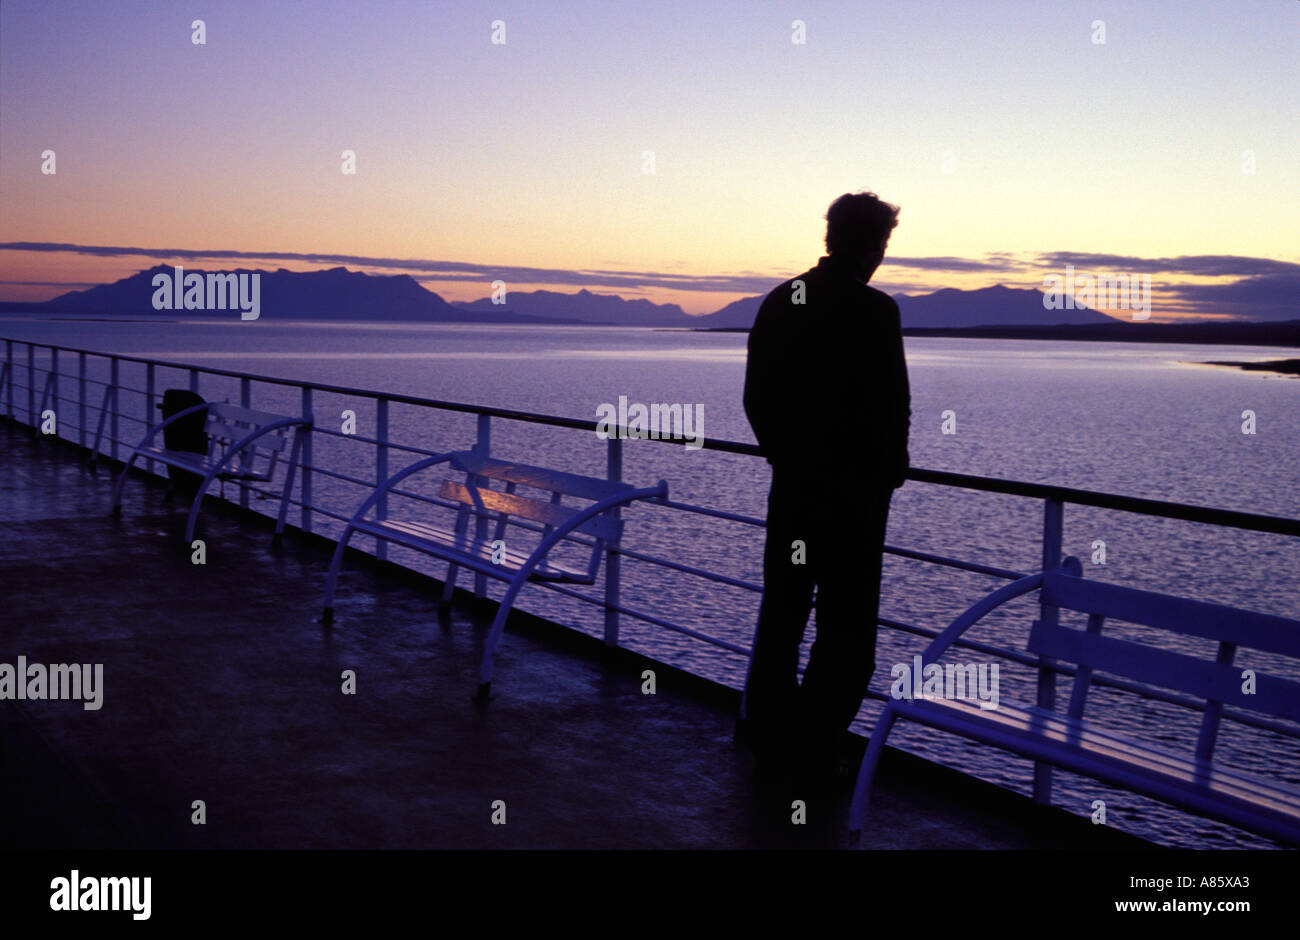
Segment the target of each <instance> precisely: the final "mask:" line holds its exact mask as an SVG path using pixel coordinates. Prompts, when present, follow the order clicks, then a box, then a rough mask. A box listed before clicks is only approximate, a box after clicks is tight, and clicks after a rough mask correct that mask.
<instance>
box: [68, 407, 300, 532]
mask: <svg viewBox="0 0 1300 940" xmlns="http://www.w3.org/2000/svg"><path fill="white" fill-rule="evenodd" d="M201 411H202V412H206V413H207V415H208V422H207V424H206V426H205V427H204V432H205V433H206V434H207V436H208V452H207V454H198V453H189V452H186V451H171V450H167V449H166V448H164V447H156V446H153V444H152V442H153V440H154V438H155V437H157V436H158V433H159V432H160V431H162V430H163V429H164V428H166V427H167V426H168V425H170V424H173V423H174V422H176V421H179V420H180V419H182V418H185V417H188V416H189V415H192V414H197V413H198V412H201ZM237 424H244V425H248V428H247V429H245V428H240V427H237ZM287 428H293V429H294V432H293V444H292V448H291V450H290V454H289V465H288V470H287V471H286V472H285V480H284V490H283V492H282V493H281V494H280V512H279V515H278V516H277V517H276V522H275V536H274V537H275V539H276V540H278V539H279V538H280V536H281V534H282V533H283V532H284V522H285V516H286V514H287V513H288V510H289V493H290V491H291V490H292V489H293V480H294V476H295V475H296V474H297V471H298V461H299V459H300V458H301V455H302V446H303V437H304V435H305V434H307V433H308V432H310V431H311V428H312V419H311V418H310V417H306V418H290V417H283V416H281V415H275V414H270V413H269V412H264V411H254V410H252V409H250V408H241V407H239V406H237V405H232V404H230V403H228V402H204V403H203V404H201V405H193V406H191V407H189V408H185V409H182V410H181V411H178V412H176V413H175V414H174V415H172V416H171V417H170V418H167V419H166V420H164V421H162V422H160V423H158V424H156V425H154V426H153V427H151V428H150V429H149V430H148V431H147V432H146V433H145V436H144V439H143V440H141V441H140V443H139V444H137V445H136V446H135V449H134V450H132V451H131V454H130V456H129V457H127V459H126V463H124V464H123V465H122V472H121V473H119V474H118V477H117V482H116V483H115V484H114V486H113V508H112V510H111V514H112V516H113V517H114V518H119V517H120V516H121V515H122V490H123V488H124V487H125V485H126V478H127V475H128V474H129V473H130V472H131V465H132V463H134V462H135V460H136V458H137V457H144V458H146V459H148V460H156V461H159V462H160V463H163V464H166V465H167V466H169V467H176V468H177V469H180V470H188V471H190V472H191V473H194V474H196V475H200V476H201V477H202V482H201V483H200V484H199V488H198V493H197V494H195V496H194V502H193V503H191V504H190V512H189V517H188V518H187V519H186V522H185V543H186V544H187V545H188V544H189V543H190V542H192V541H193V539H194V527H195V524H196V522H197V521H198V516H199V508H200V507H201V506H202V505H203V496H204V494H205V493H206V492H207V490H208V487H209V486H210V485H211V484H212V481H213V480H217V479H220V480H223V481H224V480H231V481H235V482H240V481H243V482H260V483H269V482H270V481H271V479H272V478H273V477H274V475H275V465H276V462H277V458H278V455H279V452H280V450H282V449H283V448H284V444H285V439H284V434H283V431H284V430H285V429H287ZM245 430H246V431H247V433H243V432H244V431H245ZM268 434H277V441H276V443H275V445H274V446H270V447H268V446H267V445H266V443H265V442H264V443H262V444H260V445H259V443H258V442H259V441H261V440H262V439H263V438H265V437H266V436H267V435H268ZM259 450H267V451H269V455H268V456H267V458H266V461H267V465H266V469H264V470H258V469H256V467H255V466H254V464H255V461H256V459H257V457H258V451H259ZM218 451H221V452H220V453H218ZM94 456H97V454H96V455H92V460H93V459H94ZM236 457H238V458H239V463H238V464H235V463H234V460H235V458H236Z"/></svg>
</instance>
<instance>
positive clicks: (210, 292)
mask: <svg viewBox="0 0 1300 940" xmlns="http://www.w3.org/2000/svg"><path fill="white" fill-rule="evenodd" d="M153 286H154V288H155V289H154V292H153V308H154V309H155V310H238V311H239V319H241V320H256V319H257V318H258V317H260V316H261V315H262V275H261V274H259V273H257V272H254V273H252V274H249V273H248V272H247V271H244V272H241V273H239V274H234V273H230V274H220V273H213V272H208V275H207V278H206V280H205V278H204V276H203V275H202V274H186V273H185V269H184V268H183V267H181V266H180V265H175V266H173V267H172V273H171V276H170V277H169V276H168V275H166V274H163V273H162V272H159V273H158V274H155V275H154V276H153Z"/></svg>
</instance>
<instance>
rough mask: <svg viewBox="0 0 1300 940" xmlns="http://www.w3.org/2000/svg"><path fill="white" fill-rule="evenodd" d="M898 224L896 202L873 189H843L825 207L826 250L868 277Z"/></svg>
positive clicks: (873, 270) (877, 264)
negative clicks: (848, 190) (860, 191)
mask: <svg viewBox="0 0 1300 940" xmlns="http://www.w3.org/2000/svg"><path fill="white" fill-rule="evenodd" d="M896 225H898V206H891V205H890V204H889V203H887V202H884V201H883V200H881V199H880V198H879V197H877V196H876V194H875V193H845V194H844V195H843V196H841V197H840V198H839V199H836V200H835V201H834V202H833V203H831V207H830V208H829V209H827V210H826V251H827V252H828V253H829V254H830V256H831V257H832V258H836V259H838V260H843V261H847V262H848V263H850V264H852V265H853V266H854V268H856V269H858V270H860V271H861V272H862V273H863V275H864V277H866V278H868V279H869V278H870V277H871V275H872V274H874V273H875V271H876V268H878V267H880V262H881V261H883V260H884V259H885V247H886V246H887V245H888V244H889V234H890V233H891V232H892V231H893V230H894V227H895V226H896Z"/></svg>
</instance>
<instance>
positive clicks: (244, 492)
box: [239, 376, 253, 509]
mask: <svg viewBox="0 0 1300 940" xmlns="http://www.w3.org/2000/svg"><path fill="white" fill-rule="evenodd" d="M239 407H240V408H252V407H253V382H252V380H251V379H250V378H248V376H241V377H240V379H239ZM239 508H240V509H247V508H248V487H247V486H245V485H244V484H243V483H240V484H239Z"/></svg>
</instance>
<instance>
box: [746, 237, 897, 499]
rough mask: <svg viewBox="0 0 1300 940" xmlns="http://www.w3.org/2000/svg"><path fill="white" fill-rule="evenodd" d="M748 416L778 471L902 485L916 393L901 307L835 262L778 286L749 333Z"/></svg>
mask: <svg viewBox="0 0 1300 940" xmlns="http://www.w3.org/2000/svg"><path fill="white" fill-rule="evenodd" d="M799 282H802V284H803V290H802V298H800V296H799V290H798V286H799ZM800 299H802V301H803V302H802V303H799V302H798V301H799V300H800ZM745 414H746V416H747V417H748V418H749V423H750V426H751V427H752V428H753V429H754V436H755V437H756V438H758V447H759V451H760V452H761V453H762V454H763V456H765V457H766V458H767V459H768V462H769V463H771V464H772V465H773V466H774V467H776V468H785V467H788V468H790V470H791V472H801V473H804V472H806V473H808V474H810V475H818V474H821V473H826V474H828V475H827V477H826V478H825V479H826V483H827V485H834V483H835V482H836V481H841V480H842V481H844V482H846V483H849V484H855V483H858V484H867V485H875V486H880V487H884V488H889V487H897V486H901V485H902V484H903V480H904V478H905V476H906V473H907V466H908V458H907V433H908V428H909V426H910V423H911V392H910V389H909V388H908V382H907V363H906V361H905V360H904V358H903V334H902V329H901V326H900V323H899V313H898V304H896V303H895V302H894V300H893V298H892V297H890V296H889V295H888V294H885V293H883V292H881V291H878V290H876V289H875V288H874V287H868V286H867V285H866V283H865V282H863V281H862V280H860V279H859V278H858V277H857V276H856V274H855V273H854V272H853V271H852V270H851V268H850V267H849V266H848V265H845V264H842V263H840V262H838V261H836V260H835V259H834V258H832V257H825V258H822V259H821V261H820V262H819V263H818V264H817V266H816V267H815V268H813V269H811V270H810V271H808V272H806V273H804V274H801V275H799V277H797V278H793V279H791V280H789V281H786V282H785V283H784V284H782V285H780V286H779V287H777V288H776V289H775V290H774V291H772V292H771V293H770V294H768V295H767V298H766V299H765V300H764V301H763V304H762V306H761V307H760V308H759V311H758V316H757V317H756V318H755V319H754V326H753V329H752V330H751V331H750V334H749V359H748V363H747V365H746V369H745Z"/></svg>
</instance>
